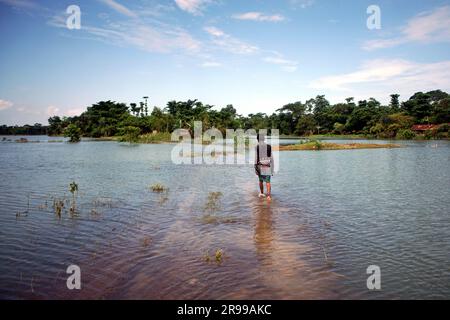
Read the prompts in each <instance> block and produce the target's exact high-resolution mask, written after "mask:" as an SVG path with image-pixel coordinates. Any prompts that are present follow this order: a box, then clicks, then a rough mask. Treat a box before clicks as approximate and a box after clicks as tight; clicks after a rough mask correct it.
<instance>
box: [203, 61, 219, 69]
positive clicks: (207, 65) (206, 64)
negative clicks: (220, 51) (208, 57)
mask: <svg viewBox="0 0 450 320" xmlns="http://www.w3.org/2000/svg"><path fill="white" fill-rule="evenodd" d="M220 66H222V64H220V63H219V62H214V61H207V62H203V63H202V64H201V67H203V68H216V67H220Z"/></svg>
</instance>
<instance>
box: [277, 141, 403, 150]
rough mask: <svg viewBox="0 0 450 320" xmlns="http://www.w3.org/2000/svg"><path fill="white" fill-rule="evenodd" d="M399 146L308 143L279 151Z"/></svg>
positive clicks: (293, 145) (280, 148) (390, 145)
mask: <svg viewBox="0 0 450 320" xmlns="http://www.w3.org/2000/svg"><path fill="white" fill-rule="evenodd" d="M400 147H401V146H400V145H398V144H393V143H383V144H381V143H331V142H321V141H310V142H305V143H300V144H289V145H281V146H279V147H278V150H279V151H298V150H353V149H381V148H387V149H390V148H400Z"/></svg>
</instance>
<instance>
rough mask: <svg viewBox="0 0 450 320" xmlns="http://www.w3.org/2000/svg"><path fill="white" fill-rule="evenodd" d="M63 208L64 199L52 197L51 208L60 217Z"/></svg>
mask: <svg viewBox="0 0 450 320" xmlns="http://www.w3.org/2000/svg"><path fill="white" fill-rule="evenodd" d="M63 208H64V200H60V199H53V210H54V211H55V214H56V215H57V216H58V218H61V213H62V210H63Z"/></svg>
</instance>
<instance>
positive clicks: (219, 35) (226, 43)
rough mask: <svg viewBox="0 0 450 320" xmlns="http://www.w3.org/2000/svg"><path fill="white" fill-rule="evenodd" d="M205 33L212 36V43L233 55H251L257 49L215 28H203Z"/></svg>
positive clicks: (257, 49)
mask: <svg viewBox="0 0 450 320" xmlns="http://www.w3.org/2000/svg"><path fill="white" fill-rule="evenodd" d="M204 29H205V31H206V32H207V33H209V34H210V35H211V36H212V38H213V39H212V42H213V43H214V44H215V45H217V46H218V47H220V48H221V49H223V50H225V51H228V52H231V53H234V54H253V53H256V52H258V51H259V48H258V47H256V46H253V45H251V44H248V43H246V42H243V41H241V40H239V39H237V38H234V37H232V36H230V35H228V34H226V33H225V32H223V31H222V30H220V29H218V28H216V27H205V28H204Z"/></svg>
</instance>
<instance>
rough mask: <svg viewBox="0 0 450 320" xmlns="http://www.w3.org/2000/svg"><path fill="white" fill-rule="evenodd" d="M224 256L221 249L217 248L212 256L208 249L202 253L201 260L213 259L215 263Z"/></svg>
mask: <svg viewBox="0 0 450 320" xmlns="http://www.w3.org/2000/svg"><path fill="white" fill-rule="evenodd" d="M223 258H224V252H223V250H222V249H217V250H216V252H215V253H214V255H213V256H211V255H210V254H209V252H208V251H206V252H205V254H204V255H203V260H204V261H206V262H211V261H215V262H216V263H217V264H220V263H222V261H223Z"/></svg>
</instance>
